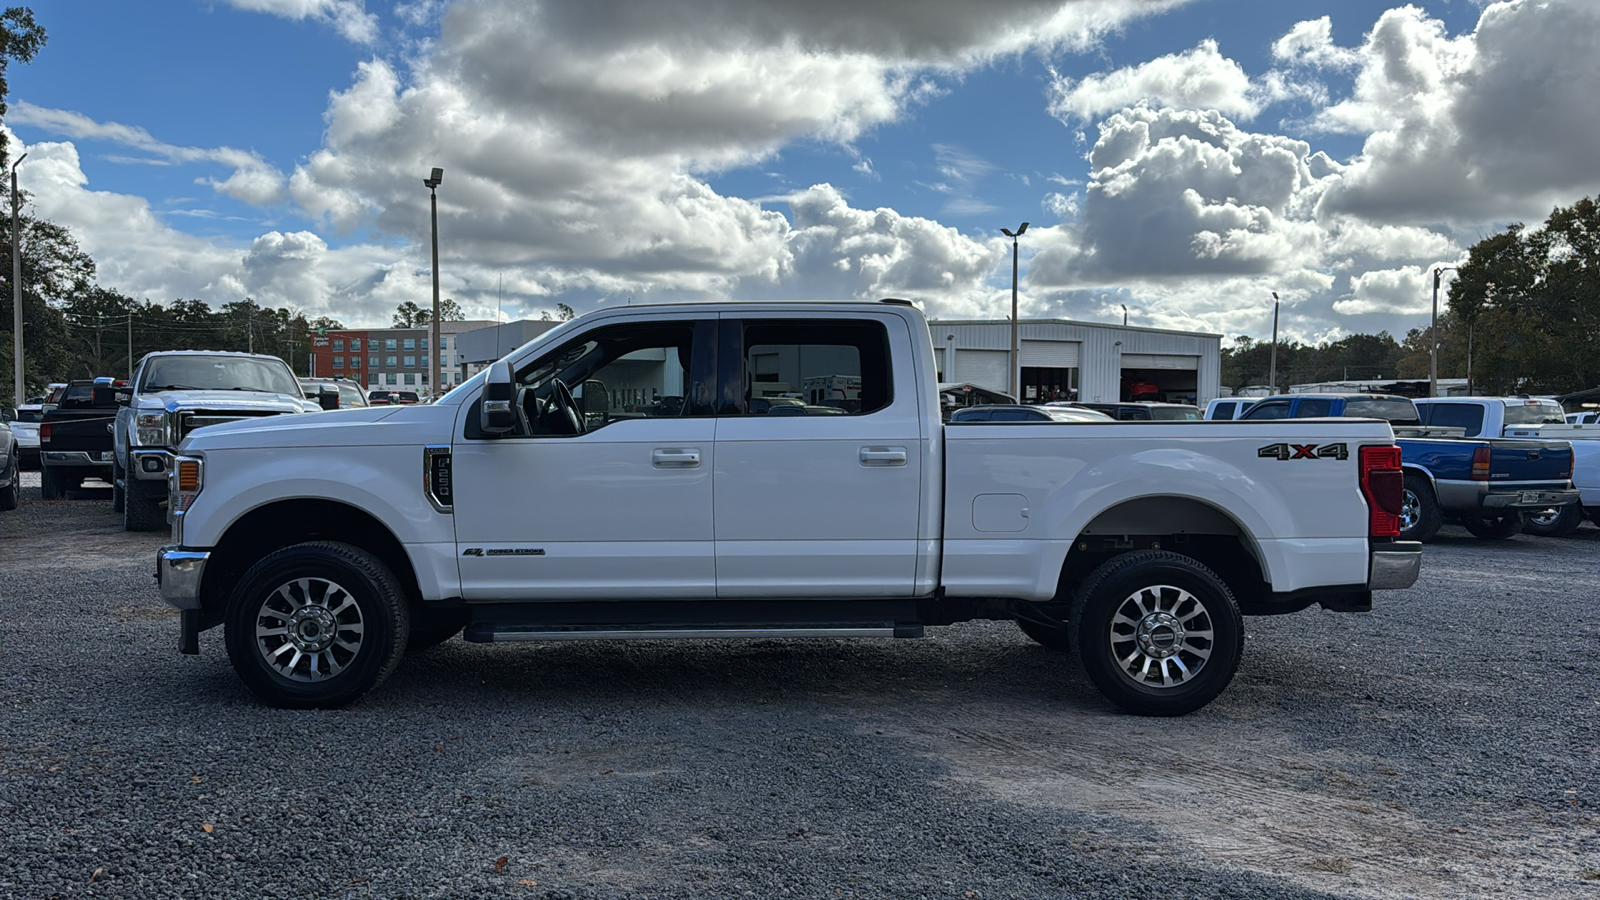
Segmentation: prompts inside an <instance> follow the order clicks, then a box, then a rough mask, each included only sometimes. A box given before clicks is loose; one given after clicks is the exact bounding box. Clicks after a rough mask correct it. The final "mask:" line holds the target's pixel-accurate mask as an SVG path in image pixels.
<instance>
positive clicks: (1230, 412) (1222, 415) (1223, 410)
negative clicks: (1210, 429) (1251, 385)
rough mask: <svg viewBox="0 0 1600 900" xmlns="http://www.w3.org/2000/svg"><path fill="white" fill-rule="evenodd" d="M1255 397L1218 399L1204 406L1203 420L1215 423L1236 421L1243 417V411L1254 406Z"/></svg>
mask: <svg viewBox="0 0 1600 900" xmlns="http://www.w3.org/2000/svg"><path fill="white" fill-rule="evenodd" d="M1256 399H1257V398H1255V397H1218V398H1217V399H1215V400H1212V401H1211V402H1209V403H1207V404H1206V411H1205V416H1204V417H1205V418H1207V419H1212V420H1216V421H1224V420H1227V419H1237V418H1241V417H1242V416H1243V415H1244V411H1245V410H1247V409H1249V408H1250V407H1252V406H1254V405H1255V403H1256Z"/></svg>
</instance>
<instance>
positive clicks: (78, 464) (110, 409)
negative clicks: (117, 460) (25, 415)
mask: <svg viewBox="0 0 1600 900" xmlns="http://www.w3.org/2000/svg"><path fill="white" fill-rule="evenodd" d="M116 391H117V387H116V384H115V382H113V381H112V380H111V379H109V378H95V379H84V380H80V381H73V382H70V383H68V385H67V387H66V390H65V391H63V392H62V394H61V399H60V402H58V403H57V404H56V406H55V408H54V409H49V410H46V411H45V414H44V418H43V419H41V420H40V421H39V471H40V473H41V476H40V479H39V486H40V488H41V489H42V492H43V494H44V498H45V499H46V500H53V499H56V498H60V497H65V496H66V494H67V491H71V490H76V489H78V488H79V487H82V486H83V481H84V479H85V478H99V479H101V480H103V481H105V482H106V484H110V483H111V460H112V447H113V438H112V425H113V424H114V423H115V422H116V417H117V393H116Z"/></svg>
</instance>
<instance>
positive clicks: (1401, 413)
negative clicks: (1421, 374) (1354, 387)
mask: <svg viewBox="0 0 1600 900" xmlns="http://www.w3.org/2000/svg"><path fill="white" fill-rule="evenodd" d="M1344 414H1345V416H1346V417H1347V418H1352V419H1388V420H1389V421H1390V422H1391V423H1393V424H1395V425H1420V424H1422V423H1421V420H1419V419H1418V418H1417V407H1416V406H1415V405H1413V404H1412V402H1411V401H1410V400H1407V399H1406V398H1404V397H1372V398H1367V397H1352V398H1350V399H1349V400H1346V401H1345V404H1344Z"/></svg>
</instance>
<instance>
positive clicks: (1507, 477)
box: [1489, 438, 1572, 487]
mask: <svg viewBox="0 0 1600 900" xmlns="http://www.w3.org/2000/svg"><path fill="white" fill-rule="evenodd" d="M1489 447H1490V454H1491V455H1490V460H1489V484H1490V485H1491V487H1492V486H1493V485H1495V484H1501V483H1511V484H1515V485H1518V486H1531V485H1534V484H1552V485H1564V484H1565V483H1566V482H1567V481H1568V480H1570V479H1571V478H1572V445H1571V444H1568V443H1567V442H1566V441H1539V440H1523V439H1517V438H1491V439H1490V440H1489Z"/></svg>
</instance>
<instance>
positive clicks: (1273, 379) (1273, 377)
mask: <svg viewBox="0 0 1600 900" xmlns="http://www.w3.org/2000/svg"><path fill="white" fill-rule="evenodd" d="M1267 381H1268V382H1269V386H1270V387H1271V388H1272V392H1273V393H1274V394H1276V393H1277V392H1278V292H1277V291H1273V292H1272V367H1271V369H1270V370H1269V374H1268V375H1267Z"/></svg>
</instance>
